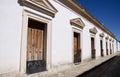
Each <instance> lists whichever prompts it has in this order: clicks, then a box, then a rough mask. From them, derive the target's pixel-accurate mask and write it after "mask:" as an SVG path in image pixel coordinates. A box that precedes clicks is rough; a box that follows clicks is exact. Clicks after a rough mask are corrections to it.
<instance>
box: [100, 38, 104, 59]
mask: <svg viewBox="0 0 120 77" xmlns="http://www.w3.org/2000/svg"><path fill="white" fill-rule="evenodd" d="M100 50H101V56H102V57H103V56H104V54H103V41H102V40H100Z"/></svg>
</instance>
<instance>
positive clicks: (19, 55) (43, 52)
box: [0, 0, 120, 75]
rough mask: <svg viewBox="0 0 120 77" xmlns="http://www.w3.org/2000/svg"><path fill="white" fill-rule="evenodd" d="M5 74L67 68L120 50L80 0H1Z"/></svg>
mask: <svg viewBox="0 0 120 77" xmlns="http://www.w3.org/2000/svg"><path fill="white" fill-rule="evenodd" d="M0 27H1V28H0V75H1V74H7V73H14V74H15V73H16V74H18V73H20V74H32V73H36V72H43V71H52V70H54V69H61V68H65V67H66V68H67V67H69V66H71V65H73V64H81V63H82V62H84V61H88V60H94V59H97V58H100V57H104V56H108V55H111V54H114V53H115V52H117V51H120V42H119V41H118V40H116V38H115V36H114V34H113V33H111V32H110V31H109V30H108V29H107V28H106V27H105V26H104V25H103V24H101V23H100V22H99V21H98V20H97V19H95V18H94V17H93V16H92V15H91V14H90V13H88V12H87V11H86V10H85V9H84V8H83V7H82V6H81V5H79V4H78V3H77V2H76V1H75V0H10V1H8V0H1V1H0Z"/></svg>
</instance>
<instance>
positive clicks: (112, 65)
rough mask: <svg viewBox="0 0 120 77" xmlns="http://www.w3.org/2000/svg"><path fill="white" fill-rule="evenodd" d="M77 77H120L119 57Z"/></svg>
mask: <svg viewBox="0 0 120 77" xmlns="http://www.w3.org/2000/svg"><path fill="white" fill-rule="evenodd" d="M77 77H120V56H116V57H114V58H112V59H110V60H108V61H107V62H104V63H102V64H101V65H99V66H96V67H95V68H93V69H91V70H89V71H87V72H85V73H83V74H81V75H79V76H77Z"/></svg>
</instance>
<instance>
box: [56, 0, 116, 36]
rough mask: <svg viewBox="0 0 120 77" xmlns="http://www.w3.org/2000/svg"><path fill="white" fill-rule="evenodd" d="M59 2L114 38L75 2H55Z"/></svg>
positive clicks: (70, 0)
mask: <svg viewBox="0 0 120 77" xmlns="http://www.w3.org/2000/svg"><path fill="white" fill-rule="evenodd" d="M55 1H59V2H61V3H62V4H64V5H66V6H67V7H69V8H70V9H72V10H73V11H75V12H76V13H78V14H80V15H82V16H83V17H85V18H86V19H88V20H89V21H90V22H92V23H93V24H95V25H96V26H97V27H99V28H100V29H102V30H103V31H104V32H106V33H107V34H109V35H110V36H111V37H113V38H115V36H114V34H113V33H112V32H110V31H109V30H108V29H107V28H106V27H105V26H104V25H103V24H101V23H100V22H99V21H98V20H97V19H96V18H95V17H93V16H92V15H91V14H90V13H89V12H88V11H87V10H85V9H84V8H83V7H82V6H81V5H80V4H79V3H78V2H77V1H76V0H55Z"/></svg>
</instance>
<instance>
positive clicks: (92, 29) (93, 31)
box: [89, 27, 98, 34]
mask: <svg viewBox="0 0 120 77" xmlns="http://www.w3.org/2000/svg"><path fill="white" fill-rule="evenodd" d="M89 31H90V32H91V33H93V34H96V33H97V32H98V31H97V29H96V28H95V27H93V28H91V29H90V30H89Z"/></svg>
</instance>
